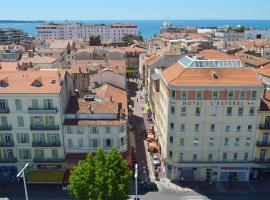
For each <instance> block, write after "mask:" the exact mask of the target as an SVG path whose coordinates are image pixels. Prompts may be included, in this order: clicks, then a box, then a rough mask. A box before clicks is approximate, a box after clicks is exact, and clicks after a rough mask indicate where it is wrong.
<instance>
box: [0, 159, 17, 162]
mask: <svg viewBox="0 0 270 200" xmlns="http://www.w3.org/2000/svg"><path fill="white" fill-rule="evenodd" d="M16 162H17V158H0V163H16Z"/></svg>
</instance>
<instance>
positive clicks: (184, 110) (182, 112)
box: [181, 107, 187, 116]
mask: <svg viewBox="0 0 270 200" xmlns="http://www.w3.org/2000/svg"><path fill="white" fill-rule="evenodd" d="M186 111H187V108H186V107H181V116H186Z"/></svg>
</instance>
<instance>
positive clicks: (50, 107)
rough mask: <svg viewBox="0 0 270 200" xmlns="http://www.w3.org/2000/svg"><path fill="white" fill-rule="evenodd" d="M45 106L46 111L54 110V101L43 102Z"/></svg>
mask: <svg viewBox="0 0 270 200" xmlns="http://www.w3.org/2000/svg"><path fill="white" fill-rule="evenodd" d="M43 105H44V108H45V109H48V110H50V109H52V108H53V100H52V99H44V100H43Z"/></svg>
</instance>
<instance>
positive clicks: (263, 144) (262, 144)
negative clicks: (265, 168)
mask: <svg viewBox="0 0 270 200" xmlns="http://www.w3.org/2000/svg"><path fill="white" fill-rule="evenodd" d="M257 146H258V147H270V142H262V141H257Z"/></svg>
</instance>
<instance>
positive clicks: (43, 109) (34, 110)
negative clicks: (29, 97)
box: [28, 107, 58, 114]
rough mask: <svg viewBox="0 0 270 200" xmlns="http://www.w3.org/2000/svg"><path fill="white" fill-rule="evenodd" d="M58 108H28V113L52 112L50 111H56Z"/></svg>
mask: <svg viewBox="0 0 270 200" xmlns="http://www.w3.org/2000/svg"><path fill="white" fill-rule="evenodd" d="M57 112H58V109H57V108H31V107H30V108H28V113H32V114H40V113H42V114H46V113H48V114H52V113H57Z"/></svg>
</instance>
